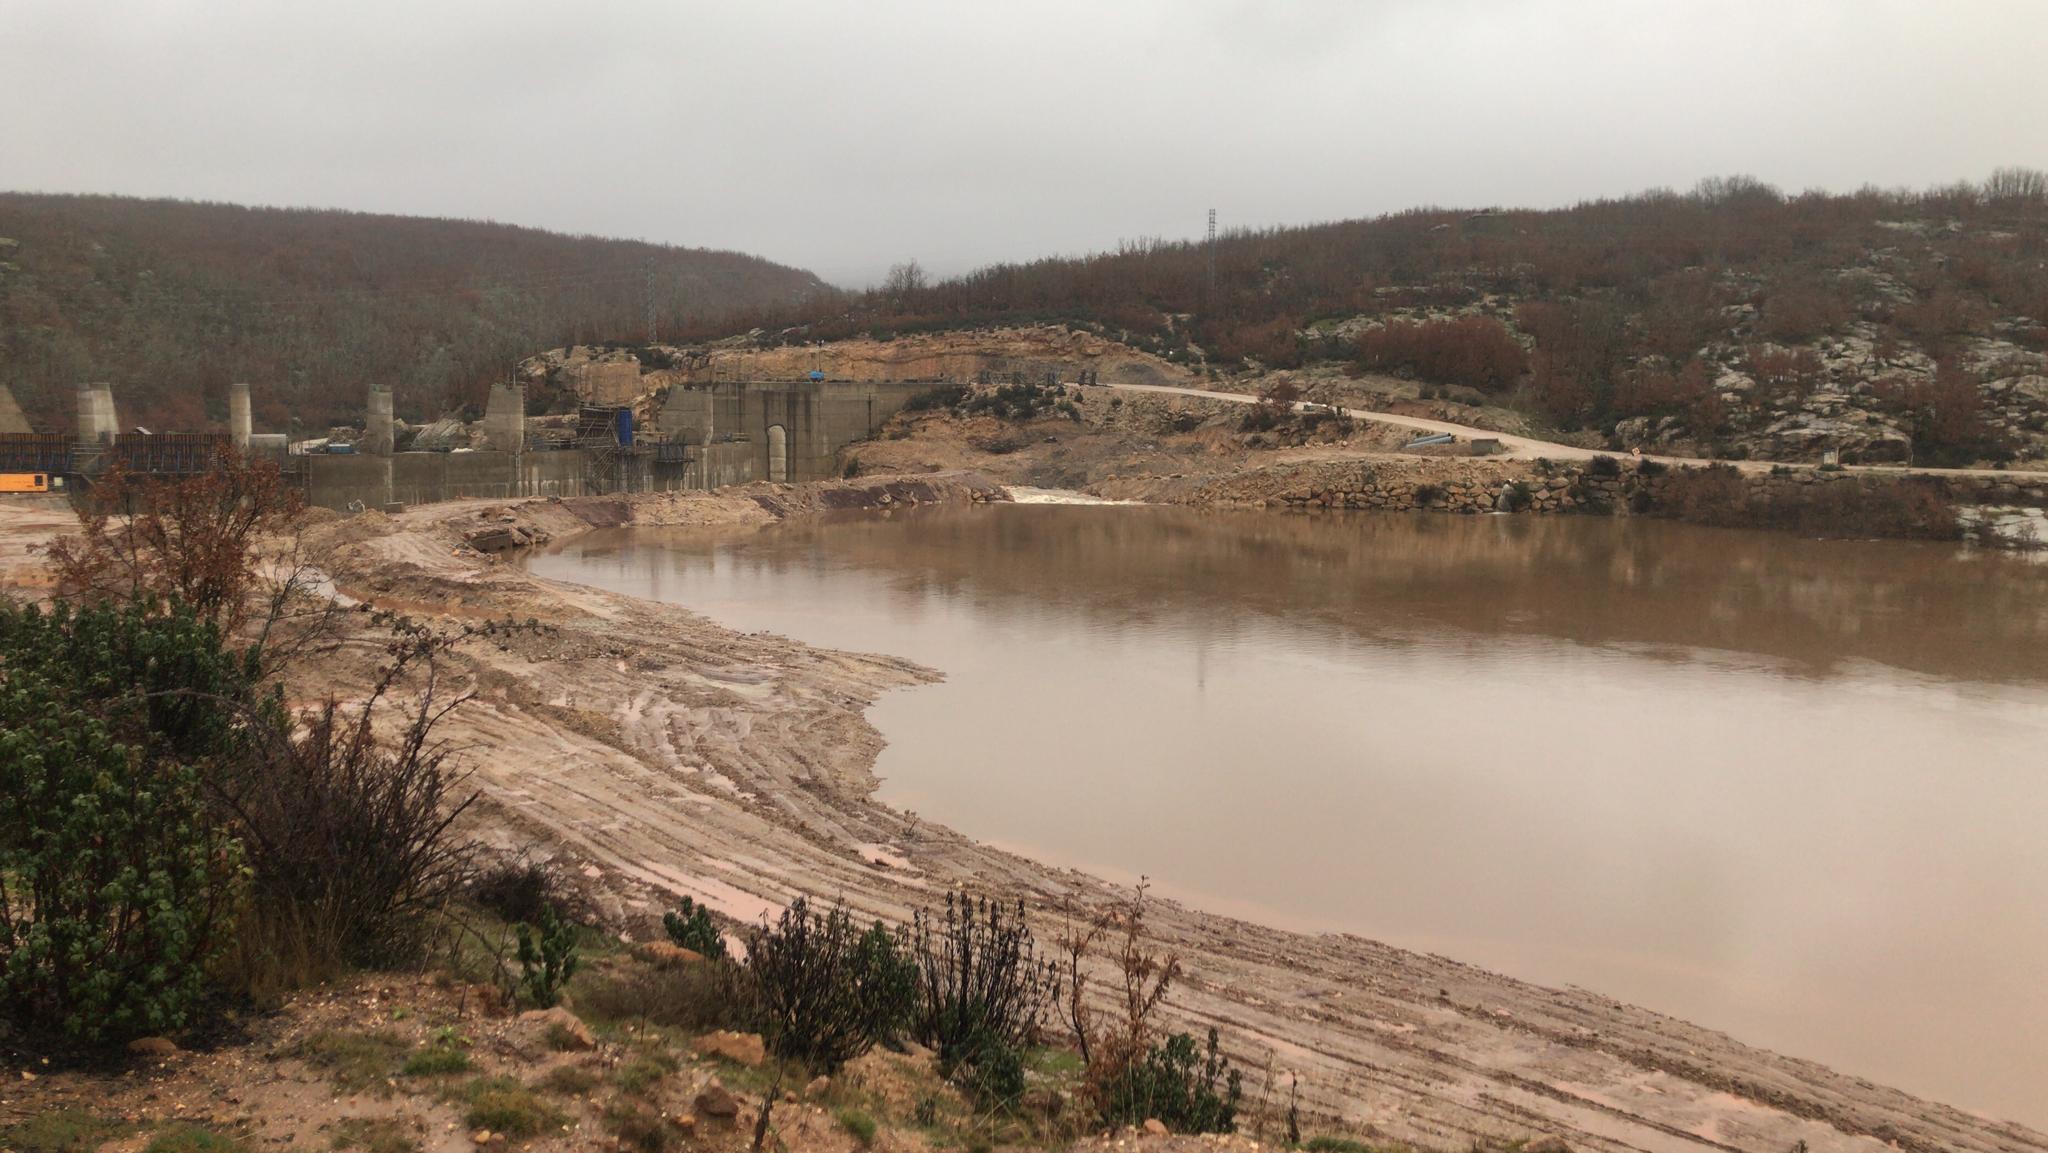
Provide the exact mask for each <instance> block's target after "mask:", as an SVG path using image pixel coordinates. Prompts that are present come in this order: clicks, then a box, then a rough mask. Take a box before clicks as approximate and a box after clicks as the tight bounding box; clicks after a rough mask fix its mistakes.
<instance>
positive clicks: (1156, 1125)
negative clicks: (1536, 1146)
mask: <svg viewBox="0 0 2048 1153" xmlns="http://www.w3.org/2000/svg"><path fill="white" fill-rule="evenodd" d="M1145 1132H1146V1133H1148V1134H1150V1135H1151V1136H1154V1137H1164V1136H1166V1122H1164V1121H1161V1120H1160V1119H1159V1118H1157V1117H1147V1118H1145ZM1549 1153H1558V1151H1556V1150H1550V1151H1549Z"/></svg>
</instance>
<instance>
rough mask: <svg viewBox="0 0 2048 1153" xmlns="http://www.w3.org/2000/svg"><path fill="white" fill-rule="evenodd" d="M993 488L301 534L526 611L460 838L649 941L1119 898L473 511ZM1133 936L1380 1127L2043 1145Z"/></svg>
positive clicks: (819, 653) (1891, 1101) (489, 647)
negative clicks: (552, 569) (563, 883)
mask: <svg viewBox="0 0 2048 1153" xmlns="http://www.w3.org/2000/svg"><path fill="white" fill-rule="evenodd" d="M1000 496H1001V494H1000V490H997V489H996V488H995V487H994V486H993V485H992V484H991V483H990V482H989V481H987V480H986V479H984V478H981V477H979V476H976V475H972V474H961V473H941V474H932V475H924V476H917V477H908V478H881V479H876V480H863V481H857V482H830V483H826V484H820V485H809V486H771V485H756V486H749V487H746V488H742V489H735V490H728V491H724V492H720V493H713V494H681V495H675V496H655V497H641V498H631V499H625V498H607V499H593V500H587V501H560V502H550V501H532V502H525V503H517V504H507V503H505V502H459V503H453V504H447V505H436V506H431V507H427V508H421V509H415V510H411V511H408V512H405V513H402V514H399V515H397V516H394V517H385V516H382V515H381V514H375V513H371V514H363V515H359V516H356V517H348V518H331V519H326V520H324V521H323V522H322V523H320V524H318V525H317V526H316V527H315V528H314V530H313V533H312V537H313V540H314V543H316V544H317V545H318V546H320V547H321V548H322V549H323V550H324V552H325V554H326V557H327V559H328V561H329V563H330V564H331V566H332V568H333V571H334V572H335V573H336V574H337V578H338V581H339V583H340V585H341V587H342V588H343V589H344V591H347V592H349V593H351V594H354V595H357V596H361V597H365V598H368V599H371V600H374V601H377V602H379V603H381V604H384V605H387V606H391V607H403V608H407V609H409V610H411V611H416V612H423V613H430V614H433V615H437V616H444V617H450V618H465V619H480V618H486V617H504V616H508V615H509V616H513V617H517V618H520V619H526V618H533V619H536V620H539V621H542V622H545V623H546V624H548V625H550V626H552V628H551V630H550V631H548V632H545V633H541V634H520V635H515V636H513V637H510V638H506V639H504V640H502V641H500V642H498V643H494V644H477V645H473V646H471V647H469V648H467V649H465V650H463V652H462V658H461V659H462V661H463V662H464V663H465V665H466V666H467V671H468V672H469V674H470V675H471V676H472V677H473V678H474V682H475V684H476V687H477V689H478V694H479V695H478V699H477V701H476V702H475V704H474V705H472V706H471V707H470V708H468V709H466V710H464V711H463V712H462V713H460V714H458V717H457V720H456V723H455V726H454V728H453V730H452V731H450V732H449V733H448V736H449V738H450V739H451V741H452V742H453V743H454V744H455V745H456V746H458V747H459V748H461V749H463V750H464V755H465V757H466V760H467V763H468V764H470V765H471V766H473V767H474V770H475V776H474V778H473V783H474V785H475V786H476V787H477V788H478V789H480V790H481V791H482V793H483V797H484V800H483V803H482V804H480V805H479V806H478V808H477V810H476V816H475V819H474V821H473V822H472V824H473V828H474V830H475V831H476V833H477V834H478V835H480V836H482V837H484V838H486V839H488V840H490V841H491V842H493V843H496V844H499V845H502V846H504V847H506V848H508V849H515V848H525V847H532V848H534V849H535V850H537V851H539V852H542V853H545V854H550V855H552V856H553V857H554V858H555V859H556V860H557V861H559V862H560V863H561V864H562V865H563V866H564V868H565V871H566V872H567V873H568V874H569V875H571V876H576V877H580V878H582V879H583V881H584V882H585V883H586V885H587V887H588V889H589V891H590V893H591V894H592V896H593V899H594V901H595V902H596V904H597V905H598V907H599V908H600V909H602V910H603V912H604V914H605V915H606V916H607V917H609V918H612V919H614V920H615V921H617V922H618V924H619V926H620V927H621V928H626V929H631V930H634V931H637V932H641V933H645V932H648V931H650V930H651V929H652V926H653V924H654V921H655V919H656V918H657V917H658V915H659V913H660V911H661V910H662V909H663V908H664V907H666V906H668V905H669V904H670V903H671V902H672V901H673V900H674V899H675V898H676V897H677V896H678V895H681V894H690V895H692V896H695V897H696V898H698V899H700V900H704V901H706V902H708V903H710V904H711V905H713V906H714V907H715V908H718V909H720V910H722V911H723V912H725V913H727V914H729V915H731V916H733V917H736V918H740V919H742V920H752V919H755V918H757V917H759V916H761V915H762V914H763V913H766V912H768V911H769V910H772V909H775V908H777V907H779V906H781V905H782V904H783V903H785V902H786V901H788V900H789V899H790V898H792V897H793V896H796V895H798V894H804V893H808V894H813V895H818V896H822V897H827V898H830V897H843V898H844V899H845V900H846V901H847V902H848V903H849V904H851V905H853V906H854V907H856V908H857V909H859V910H861V911H863V912H865V913H869V914H873V915H876V916H882V917H887V918H892V919H893V918H901V917H904V916H906V915H907V913H908V911H909V910H910V909H912V908H914V907H918V906H922V905H927V904H930V903H932V902H934V901H935V900H937V899H938V898H939V896H940V894H942V893H943V891H944V890H945V889H946V888H947V887H949V886H959V885H967V886H971V887H974V888H977V889H983V890H990V891H999V892H1003V893H1021V894H1024V895H1026V896H1027V897H1028V898H1029V899H1030V900H1031V901H1032V902H1033V903H1034V905H1049V904H1052V903H1055V902H1057V901H1059V900H1061V899H1063V898H1067V897H1074V898H1077V899H1079V900H1082V901H1084V902H1104V901H1109V900H1112V899H1115V897H1116V896H1117V892H1116V890H1115V889H1114V888H1113V887H1112V886H1111V885H1109V884H1108V883H1106V882H1104V881H1102V880H1099V879H1097V878H1093V877H1089V876H1086V875H1083V874H1080V873H1078V872H1074V871H1071V870H1064V869H1058V868H1054V867H1050V866H1047V865H1043V864H1040V863H1038V862H1034V861H1031V860H1027V859H1024V858H1021V857H1018V856H1016V855H1013V854H1009V853H1005V852H1002V851H999V850H996V849H993V848H990V847H988V846H984V845H980V844H977V843H975V842H973V841H971V840H969V839H967V838H965V837H963V836H961V835H959V834H957V833H955V832H953V831H951V830H948V829H945V828H941V827H935V826H932V825H930V824H928V823H926V822H922V821H920V820H918V819H917V818H916V816H915V815H913V814H906V813H900V812H896V811H894V810H891V809H889V808H887V807H886V806H883V805H880V804H878V803H876V802H875V801H874V800H873V799H872V791H873V787H874V784H875V781H874V777H873V775H872V766H873V764H874V760H875V756H876V754H877V753H878V751H879V750H880V748H881V744H882V741H881V738H880V736H879V735H878V734H877V733H876V731H875V730H874V728H873V727H872V726H871V725H870V724H869V723H868V721H867V720H866V717H865V710H866V708H867V706H868V705H869V704H871V703H872V702H873V701H874V700H875V699H876V698H878V697H879V696H880V695H881V694H882V693H884V692H886V691H888V690H890V689H893V688H898V687H904V686H909V685H914V684H918V683H921V682H924V681H928V680H930V679H933V678H935V677H936V676H938V675H939V673H938V672H936V671H934V670H929V669H925V668H921V667H918V666H916V665H914V664H912V663H910V662H907V661H903V660H898V659H894V658H891V657H888V656H877V655H860V654H851V653H841V652H833V651H829V650H822V649H817V648H812V647H809V646H805V645H801V644H796V643H793V642H791V641H789V640H786V639H783V638H780V637H775V636H770V635H764V634H742V633H737V632H734V631H732V630H729V629H726V628H723V627H720V626H718V625H716V624H713V623H712V622H709V621H707V620H705V619H703V618H701V617H698V616H696V615H694V614H692V613H691V612H689V611H688V610H686V609H684V608H680V607H676V606H672V605H664V604H657V603H651V602H646V601H640V600H635V599H633V598H629V597H623V596H618V595H614V594H609V593H605V592H600V591H597V590H594V589H590V588H587V587H583V586H577V585H570V584H564V583H559V582H551V581H545V580H541V579H538V578H535V577H533V576H531V575H529V574H527V573H526V572H524V571H523V570H521V569H520V568H519V567H518V566H517V565H516V564H514V563H509V562H508V561H507V560H505V559H502V558H501V557H494V556H491V555H487V554H484V553H481V552H479V551H477V550H476V549H475V548H473V547H471V546H470V545H469V544H468V543H467V542H468V541H469V539H470V538H471V537H472V535H473V534H475V533H476V532H477V531H478V530H479V529H486V528H503V527H515V528H519V529H521V530H523V531H525V532H527V533H528V534H530V535H532V536H535V537H545V538H546V539H548V540H550V541H553V542H560V541H564V540H567V539H570V538H572V537H573V536H575V535H577V534H579V533H581V532H584V531H587V530H589V529H591V528H594V527H604V526H612V525H619V524H665V525H698V526H705V527H706V528H707V530H716V529H721V528H723V529H724V530H726V531H731V530H735V529H743V528H745V527H746V526H762V525H768V524H771V523H774V522H775V521H778V520H781V519H785V518H788V517H794V516H805V515H811V514H814V513H819V512H824V511H830V510H833V509H853V508H880V507H898V506H901V505H905V504H920V503H941V502H959V501H972V500H977V499H981V500H987V499H1000ZM884 497H887V498H888V499H887V500H886V501H885V500H884V499H883V498H884ZM45 519H47V518H45ZM10 524H11V522H10ZM377 656H378V653H377V651H376V650H375V649H374V648H373V647H371V646H369V645H367V644H365V645H364V646H362V647H361V648H360V649H350V650H345V651H344V652H343V653H342V654H341V655H340V656H338V657H337V658H336V659H334V660H332V661H329V662H326V663H325V664H323V666H322V670H321V671H322V672H323V673H324V674H325V675H327V676H329V677H331V678H332V679H333V680H334V682H335V684H336V685H337V687H341V688H344V689H345V688H347V687H349V686H350V685H352V684H354V683H357V682H359V681H360V680H361V679H362V678H363V677H364V676H365V674H366V672H367V670H368V669H369V668H370V667H372V666H373V664H374V662H375V661H376V659H377ZM962 752H963V757H971V755H972V750H963V751H962ZM1134 819H1136V818H1135V817H1134ZM1041 924H1042V925H1043V924H1045V922H1044V921H1043V920H1042V921H1041ZM1154 924H1155V927H1156V929H1157V930H1158V933H1159V935H1160V936H1161V937H1163V938H1164V939H1165V940H1166V941H1167V942H1169V943H1170V944H1171V945H1172V946H1173V947H1174V948H1176V949H1178V950H1179V951H1180V952H1181V954H1182V956H1183V957H1184V958H1185V961H1186V964H1187V970H1188V974H1189V979H1188V981H1187V982H1186V984H1185V985H1184V986H1183V987H1182V988H1181V989H1180V990H1179V991H1178V992H1177V994H1176V995H1175V997H1174V998H1173V1007H1174V1011H1175V1016H1176V1017H1177V1018H1178V1019H1179V1021H1180V1023H1182V1024H1184V1025H1189V1026H1194V1027H1202V1026H1206V1025H1209V1024H1214V1025H1216V1026H1217V1027H1218V1028H1220V1029H1221V1030H1222V1031H1223V1034H1224V1036H1225V1038H1226V1043H1227V1044H1228V1046H1229V1047H1230V1048H1231V1050H1232V1051H1233V1054H1234V1056H1235V1057H1236V1058H1237V1060H1238V1061H1239V1062H1240V1063H1241V1064H1242V1065H1243V1066H1244V1067H1246V1069H1247V1070H1248V1085H1247V1090H1248V1092H1249V1093H1250V1094H1251V1095H1252V1096H1253V1097H1254V1098H1257V1097H1259V1096H1260V1095H1261V1094H1262V1093H1263V1092H1264V1091H1265V1090H1266V1077H1265V1074H1264V1070H1265V1069H1266V1068H1267V1066H1268V1065H1269V1064H1270V1065H1271V1067H1272V1068H1273V1069H1274V1070H1275V1077H1274V1078H1273V1084H1274V1086H1275V1087H1276V1089H1277V1092H1278V1094H1279V1096H1280V1097H1281V1098H1282V1102H1283V1106H1284V1098H1285V1092H1286V1091H1285V1088H1284V1085H1285V1078H1286V1076H1287V1075H1288V1074H1295V1075H1298V1076H1299V1077H1300V1079H1301V1085H1302V1103H1303V1106H1304V1108H1306V1109H1312V1110H1314V1111H1316V1112H1318V1113H1324V1114H1328V1115H1332V1116H1336V1117H1341V1118H1342V1119H1344V1120H1345V1121H1346V1122H1348V1123H1349V1124H1350V1125H1352V1126H1355V1127H1357V1128H1359V1129H1361V1130H1363V1131H1365V1132H1367V1133H1369V1134H1373V1135H1376V1136H1379V1137H1383V1138H1390V1139H1399V1140H1406V1141H1410V1142H1414V1143H1417V1144H1420V1145H1426V1146H1430V1147H1436V1148H1464V1147H1465V1146H1466V1145H1467V1143H1468V1142H1469V1141H1471V1140H1472V1139H1473V1138H1476V1137H1481V1136H1486V1137H1498V1138H1507V1139H1512V1138H1516V1137H1522V1136H1527V1135H1530V1134H1533V1133H1539V1132H1540V1133H1555V1134H1557V1135H1559V1136H1561V1137H1563V1138H1564V1139H1565V1140H1566V1141H1568V1142H1570V1143H1571V1145H1572V1146H1573V1147H1574V1148H1575V1149H1603V1150H1623V1149H1642V1150H1659V1151H1667V1150H1668V1151H1675V1150H1696V1149H1700V1148H1714V1149H1723V1150H1737V1149H1739V1150H1757V1151H1766V1150H1768V1151H1771V1153H1783V1151H1784V1150H1787V1149H1790V1148H1792V1147H1793V1145H1794V1144H1795V1142H1800V1141H1804V1142H1805V1143H1806V1145H1807V1146H1808V1147H1809V1148H1810V1149H1813V1150H1849V1149H1858V1150H1871V1151H1875V1150H1878V1149H1881V1148H1885V1147H1887V1146H1890V1147H1895V1148H1902V1149H1907V1150H1914V1151H1928V1153H1932V1151H1934V1150H1983V1151H1987V1153H1988V1151H1992V1150H2006V1151H2035V1150H2042V1151H2048V1137H2043V1136H2042V1135H2041V1134H2038V1133H2035V1132H2033V1131H2031V1130H2027V1129H2024V1128H2021V1127H2019V1126H2014V1125H2001V1124H1998V1123H1996V1122H1992V1121H1987V1120H1985V1119H1983V1118H1980V1117H1976V1116H1973V1115H1970V1114H1967V1113H1964V1112H1962V1111H1959V1110H1956V1109H1952V1108H1948V1107H1946V1106H1941V1105H1936V1104H1932V1103H1929V1102H1925V1101H1921V1100H1918V1099H1916V1098H1913V1097H1911V1096H1909V1095H1907V1094H1904V1093H1901V1092H1898V1091H1895V1090H1891V1089H1887V1088H1884V1087H1882V1086H1877V1085H1873V1084H1870V1083H1868V1082H1864V1081H1861V1080H1858V1079H1856V1078H1853V1077H1848V1076H1843V1075H1840V1074H1837V1073H1834V1072H1832V1071H1830V1070H1828V1069H1825V1068H1822V1067H1820V1066H1817V1065H1814V1064H1811V1063H1808V1062H1803V1061H1798V1060H1794V1059H1790V1058H1786V1057H1781V1056H1778V1055H1776V1054H1772V1053H1769V1052H1765V1051H1762V1050H1759V1049H1756V1048H1753V1047H1750V1046H1746V1045H1743V1044H1742V1043H1740V1042H1738V1041H1736V1040H1734V1039H1732V1038H1729V1037H1727V1036H1725V1035H1722V1034H1719V1033H1716V1032H1713V1031H1711V1030H1707V1029H1702V1028H1699V1027H1696V1026H1693V1025H1689V1024H1687V1023H1685V1022H1682V1021H1677V1020H1674V1019H1671V1018H1668V1017H1664V1016H1660V1015H1658V1014H1655V1013H1651V1012H1648V1011H1645V1010H1641V1009H1637V1008H1634V1007H1631V1006H1627V1005H1623V1004H1621V1003H1618V1002H1615V1001H1612V1000H1610V999H1607V998H1604V997H1601V996H1599V995H1598V994H1595V993H1591V992H1587V991H1584V990H1579V989H1562V990H1560V989H1548V988H1543V987H1540V986H1535V985H1531V984H1528V983H1525V982H1520V981H1516V980H1513V979H1510V978H1507V977H1503V976H1500V975H1497V974H1493V973H1489V972H1486V971H1484V970H1480V969H1477V968H1474V967H1471V966H1468V965H1462V964H1459V963H1457V962H1455V961H1452V960H1449V959H1446V958H1442V957H1436V956H1428V955H1422V954H1416V953H1411V952H1406V951H1403V950H1400V949H1395V948H1391V947H1388V946H1385V945H1381V944H1377V943H1374V942H1371V941H1366V940H1362V939H1359V938H1356V937H1350V936H1318V935H1309V934H1301V933H1289V932H1281V931H1276V930H1272V929H1268V928H1264V927H1261V926H1256V925H1251V924H1247V923H1244V922H1241V921H1237V920H1233V919H1230V918H1226V917H1220V916H1215V915H1211V914H1207V913H1203V912H1201V911H1199V910H1196V909H1190V908H1185V907H1181V906H1177V905H1173V904H1171V903H1166V904H1163V905H1162V906H1161V907H1160V908H1159V909H1158V911H1157V916H1156V918H1155V922H1154ZM1047 927H1049V926H1047Z"/></svg>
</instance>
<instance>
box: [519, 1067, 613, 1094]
mask: <svg viewBox="0 0 2048 1153" xmlns="http://www.w3.org/2000/svg"><path fill="white" fill-rule="evenodd" d="M600 1081H601V1079H600V1078H599V1077H598V1075H597V1072H596V1070H593V1069H590V1068H586V1067H585V1066H582V1065H558V1066H556V1067H555V1068H553V1069H550V1070H548V1071H547V1075H546V1076H544V1077H542V1078H541V1079H540V1080H539V1081H536V1082H534V1085H535V1087H536V1088H539V1089H540V1090H542V1091H543V1092H547V1093H559V1094H561V1095H562V1096H564V1097H581V1096H583V1095H584V1094H586V1093H589V1092H590V1091H591V1090H592V1089H595V1088H597V1087H598V1085H599V1083H600Z"/></svg>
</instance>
